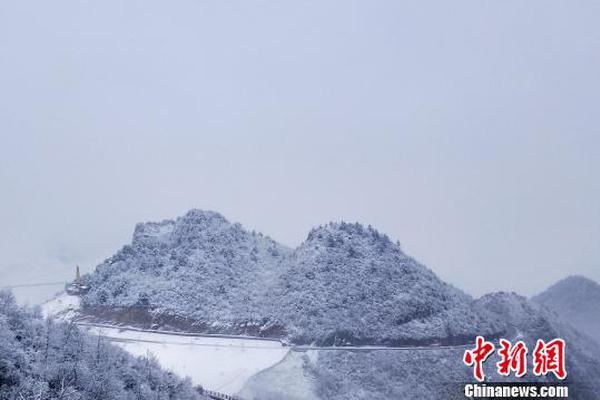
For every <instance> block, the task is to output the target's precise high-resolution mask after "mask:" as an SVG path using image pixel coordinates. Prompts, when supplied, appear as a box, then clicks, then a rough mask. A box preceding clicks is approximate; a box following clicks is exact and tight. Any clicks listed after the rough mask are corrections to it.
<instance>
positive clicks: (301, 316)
mask: <svg viewBox="0 0 600 400" xmlns="http://www.w3.org/2000/svg"><path fill="white" fill-rule="evenodd" d="M285 271H286V272H285V274H284V275H283V277H282V280H281V285H282V286H281V287H280V288H279V289H280V291H279V292H278V295H279V297H280V298H281V303H280V310H281V312H282V318H283V319H284V321H285V322H286V326H287V328H288V330H289V331H290V334H291V336H292V338H293V340H294V341H295V342H304V343H310V342H317V343H319V344H326V345H332V344H333V345H345V344H387V345H401V344H415V343H423V342H442V343H460V342H464V341H465V340H466V339H467V338H470V337H474V336H476V335H477V334H485V335H491V336H494V335H497V334H498V332H499V325H498V324H496V322H495V321H494V319H493V318H491V317H490V316H489V315H488V313H487V312H485V310H475V309H473V307H472V299H471V298H470V297H469V296H467V295H466V294H464V293H463V292H461V291H459V290H457V289H456V288H454V287H452V286H450V285H448V284H446V283H444V282H443V281H441V280H440V279H439V278H438V277H437V276H436V275H435V274H434V273H433V272H432V271H431V270H429V269H428V268H426V267H424V266H423V265H421V264H419V263H418V262H416V261H415V260H413V259H412V258H410V257H408V256H407V255H406V254H404V253H403V252H402V251H401V249H400V246H398V245H397V244H394V243H392V242H391V241H390V240H389V238H388V237H387V236H385V235H382V234H380V233H379V232H377V231H376V230H375V229H373V228H371V227H370V226H369V227H364V226H362V225H360V224H348V223H330V224H328V225H326V226H322V227H319V228H316V229H313V230H312V231H311V232H310V233H309V235H308V238H307V240H306V241H305V242H304V243H303V244H302V245H301V246H300V247H298V248H297V249H296V250H295V251H294V253H293V254H292V255H291V257H289V261H288V266H287V268H286V269H285Z"/></svg>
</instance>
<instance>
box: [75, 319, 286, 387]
mask: <svg viewBox="0 0 600 400" xmlns="http://www.w3.org/2000/svg"><path fill="white" fill-rule="evenodd" d="M82 328H83V329H85V330H87V331H88V332H90V333H92V334H94V335H101V336H102V337H104V338H105V339H107V340H109V341H111V342H113V343H114V344H117V345H118V346H120V347H122V348H124V349H125V350H127V351H128V352H129V353H131V354H133V355H136V356H147V355H148V354H151V355H152V356H154V357H155V358H156V360H157V361H158V362H159V363H160V365H161V366H162V367H163V368H166V369H168V370H170V371H173V372H175V373H177V374H178V375H179V376H181V377H190V378H191V380H192V382H193V383H194V384H195V385H201V386H202V387H204V388H205V389H209V390H215V391H219V392H222V393H230V394H233V393H237V392H238V391H239V390H240V389H241V388H242V386H243V385H244V383H245V382H246V381H247V380H248V378H250V377H251V376H253V375H254V374H256V373H258V372H260V371H262V370H264V369H267V368H269V367H271V366H272V365H274V364H277V363H278V362H279V361H281V360H282V359H283V358H284V357H285V355H286V354H287V353H288V351H289V349H288V348H286V347H284V346H283V345H282V344H281V343H280V342H278V341H271V340H257V339H249V338H224V337H203V336H191V335H178V334H176V333H164V332H144V331H139V330H135V329H126V328H125V329H123V328H118V327H110V326H94V325H90V326H86V325H83V326H82Z"/></svg>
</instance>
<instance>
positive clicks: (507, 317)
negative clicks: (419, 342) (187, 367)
mask: <svg viewBox="0 0 600 400" xmlns="http://www.w3.org/2000/svg"><path fill="white" fill-rule="evenodd" d="M475 304H476V308H482V309H484V310H487V311H489V312H491V313H492V314H494V315H495V316H496V317H497V318H498V320H500V321H502V323H503V325H504V330H505V331H506V333H507V335H506V336H505V338H509V339H511V340H516V339H517V338H518V339H520V340H524V341H525V342H526V343H527V344H528V346H530V349H533V347H532V346H534V345H535V341H536V340H537V339H538V338H541V339H551V338H555V337H561V338H564V339H565V341H566V342H567V351H566V355H567V372H568V376H567V381H566V382H567V383H569V398H571V399H578V400H588V399H593V398H596V396H597V394H598V393H600V383H599V382H600V347H599V346H597V345H596V344H595V343H594V342H592V341H590V339H589V338H587V337H586V336H584V335H581V334H579V333H578V332H576V331H574V330H573V329H572V328H571V327H570V326H568V325H565V324H562V323H560V322H557V321H556V320H555V318H554V316H553V315H552V314H551V313H549V312H548V311H547V310H544V309H543V308H542V307H540V306H539V305H537V304H535V303H533V302H531V301H529V300H527V299H526V298H524V297H522V296H519V295H516V294H514V293H493V294H489V295H486V296H484V297H482V298H480V299H478V300H476V303H475ZM464 350H465V348H462V347H454V348H435V347H430V348H427V349H423V350H419V349H410V350H402V351H394V350H373V351H366V350H363V351H347V350H342V349H340V350H313V351H309V352H297V351H292V352H290V353H289V354H288V356H287V357H286V358H285V359H284V360H283V362H281V363H279V364H277V365H276V366H274V367H273V368H270V369H268V370H266V371H263V372H261V373H259V374H257V375H255V376H254V377H253V378H251V379H250V380H249V381H248V382H247V383H246V385H245V387H244V388H243V389H242V391H241V392H240V394H241V395H242V396H243V397H244V398H246V399H248V400H258V399H261V400H276V399H288V400H307V399H310V400H363V399H369V400H388V399H404V398H410V399H431V400H436V399H463V398H464V394H463V389H464V383H465V382H471V381H473V375H472V371H471V369H470V368H468V367H466V366H465V365H464V364H463V362H462V356H463V353H464ZM496 362H498V356H497V353H496V354H494V355H493V356H492V357H490V359H489V360H488V361H487V362H486V363H485V373H486V376H487V378H488V379H489V382H501V381H514V380H517V379H515V378H514V376H510V377H507V378H505V377H502V376H500V375H499V374H498V373H497V372H496V371H495V363H496ZM529 367H530V368H531V364H529ZM518 380H519V381H529V382H552V381H553V375H549V376H546V377H536V376H534V375H532V374H531V372H530V373H528V375H526V377H525V378H524V379H518Z"/></svg>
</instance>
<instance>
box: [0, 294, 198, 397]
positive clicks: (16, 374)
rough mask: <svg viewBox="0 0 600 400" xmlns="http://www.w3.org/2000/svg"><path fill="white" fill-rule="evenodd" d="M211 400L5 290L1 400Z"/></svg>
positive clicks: (0, 300) (0, 310) (0, 308)
mask: <svg viewBox="0 0 600 400" xmlns="http://www.w3.org/2000/svg"><path fill="white" fill-rule="evenodd" d="M5 399H6V400H8V399H39V400H42V399H63V400H83V399H90V400H91V399H111V400H133V399H140V400H142V399H148V400H150V399H152V400H200V399H206V397H205V396H203V395H200V394H199V393H198V391H197V390H196V389H194V388H193V387H192V385H191V384H190V382H189V380H182V379H181V378H179V377H177V376H175V375H174V374H173V373H171V372H166V371H164V370H162V369H161V368H160V367H159V365H158V364H157V363H156V361H154V360H152V359H147V358H137V357H133V356H131V355H129V354H128V353H126V352H125V351H123V350H121V349H119V348H117V347H115V346H112V345H110V344H107V343H105V342H104V341H103V340H101V339H100V338H99V337H91V336H89V335H87V334H85V333H83V332H82V331H81V330H79V329H78V328H77V327H76V326H75V325H73V324H69V323H62V322H57V323H55V322H53V321H52V320H43V319H42V318H41V317H40V316H39V315H37V314H36V313H34V312H32V311H30V310H27V309H24V308H21V307H18V306H17V305H16V303H15V300H14V297H13V296H12V294H11V293H9V292H0V400H5Z"/></svg>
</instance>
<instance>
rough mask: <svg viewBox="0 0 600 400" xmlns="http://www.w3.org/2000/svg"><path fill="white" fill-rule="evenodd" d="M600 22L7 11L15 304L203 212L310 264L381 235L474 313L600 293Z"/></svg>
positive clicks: (469, 14)
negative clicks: (150, 226) (362, 227)
mask: <svg viewBox="0 0 600 400" xmlns="http://www.w3.org/2000/svg"><path fill="white" fill-rule="evenodd" d="M599 15H600V2H598V1H595V0H593V1H547V0H544V1H526V2H524V1H480V0H477V1H452V2H449V1H437V2H427V1H414V2H404V1H398V0H394V1H389V2H388V1H360V2H354V1H347V0H343V1H342V0H340V1H323V0H319V1H293V2H284V1H222V0H213V1H202V0H195V1H191V0H178V1H154V0H139V1H123V0H118V1H117V0H103V1H83V0H77V1H75V0H73V1H64V0H54V1H22V0H3V1H2V2H0V221H1V228H0V255H1V258H0V285H2V284H3V283H4V284H11V283H23V282H47V281H53V280H65V279H67V278H70V277H71V275H72V265H73V264H74V263H80V264H81V266H82V268H83V269H84V270H86V271H87V270H90V269H92V268H93V267H94V266H95V264H96V263H98V262H99V261H101V260H102V259H104V258H106V257H108V256H110V255H112V254H113V253H114V252H115V251H116V250H117V249H118V248H120V247H121V246H122V245H124V244H126V243H128V242H129V241H130V239H131V234H132V232H133V228H134V225H135V223H136V222H139V221H147V220H161V219H164V218H172V217H176V216H178V215H181V214H183V213H185V211H187V210H188V209H189V208H192V207H198V208H203V209H211V210H216V211H219V212H221V213H222V214H223V215H225V216H226V217H227V218H229V219H230V220H232V221H239V222H241V223H242V224H243V225H244V226H246V227H248V228H250V229H257V230H260V231H262V232H264V233H266V234H268V235H270V236H271V237H273V238H274V239H276V240H278V241H280V242H283V243H284V244H286V245H289V246H296V245H298V244H299V243H300V242H301V241H302V240H304V238H305V237H306V234H307V233H308V231H309V229H310V228H311V227H312V226H314V225H318V224H321V223H324V222H327V221H330V220H346V221H359V222H363V223H366V224H372V225H373V226H375V227H376V228H378V229H379V230H380V231H382V232H385V233H387V234H389V235H390V236H391V237H393V238H394V239H399V240H400V241H401V243H402V247H403V249H404V250H405V251H406V252H407V253H409V254H411V255H412V256H414V257H415V258H417V259H418V260H420V261H422V262H424V263H425V264H427V265H428V266H429V267H430V268H432V269H433V270H434V271H435V272H436V273H438V274H439V275H440V276H441V277H442V278H443V279H445V280H446V281H448V282H450V283H452V284H454V285H455V286H458V287H460V288H462V289H464V290H465V291H467V292H468V293H470V294H472V295H475V296H479V295H481V294H483V293H485V292H488V291H494V290H515V291H517V292H520V293H523V294H526V295H531V294H534V293H536V292H539V291H541V290H543V289H544V288H545V287H547V286H548V285H550V284H551V283H553V282H555V281H556V280H558V279H560V278H563V277H564V276H566V275H569V274H583V275H586V276H588V277H591V278H593V279H595V280H597V281H600V246H598V243H600V112H599V111H600V72H599V71H600V24H598V16H599ZM59 289H60V287H59ZM52 290H56V288H54V289H52ZM52 290H51V291H52ZM42 294H43V295H44V296H47V295H48V293H47V290H46V289H34V290H32V291H30V292H29V295H31V296H33V297H31V299H34V298H35V300H39V299H40V298H41V296H42ZM36 296H37V297H36Z"/></svg>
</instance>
